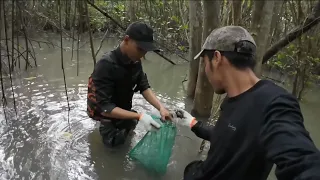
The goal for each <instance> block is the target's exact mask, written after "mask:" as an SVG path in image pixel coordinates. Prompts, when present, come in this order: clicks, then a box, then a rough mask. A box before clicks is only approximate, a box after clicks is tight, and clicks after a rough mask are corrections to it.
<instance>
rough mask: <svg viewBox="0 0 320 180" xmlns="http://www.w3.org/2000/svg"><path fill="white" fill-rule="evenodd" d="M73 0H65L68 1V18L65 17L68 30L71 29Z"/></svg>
mask: <svg viewBox="0 0 320 180" xmlns="http://www.w3.org/2000/svg"><path fill="white" fill-rule="evenodd" d="M71 2H72V1H71V0H67V1H65V3H66V7H65V9H66V17H65V18H66V19H65V23H66V24H65V27H64V28H65V29H66V30H70V29H71Z"/></svg>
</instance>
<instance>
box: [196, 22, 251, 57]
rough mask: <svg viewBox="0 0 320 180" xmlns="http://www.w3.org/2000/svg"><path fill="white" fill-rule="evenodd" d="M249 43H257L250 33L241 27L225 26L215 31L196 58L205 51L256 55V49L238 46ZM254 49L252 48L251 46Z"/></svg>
mask: <svg viewBox="0 0 320 180" xmlns="http://www.w3.org/2000/svg"><path fill="white" fill-rule="evenodd" d="M243 41H247V42H250V43H252V44H254V47H256V43H255V41H254V39H253V37H252V36H251V35H250V33H249V32H248V31H247V30H246V29H244V28H243V27H241V26H225V27H221V28H217V29H214V30H213V31H212V32H211V33H210V35H209V36H208V37H207V39H206V41H205V42H204V44H203V46H202V49H201V51H200V52H199V53H198V54H197V55H196V56H195V57H194V59H198V58H199V57H200V56H201V55H202V53H203V51H204V50H217V51H232V52H239V53H246V54H252V55H253V54H255V51H256V49H255V48H254V49H253V48H248V47H244V46H243V45H238V44H239V42H243ZM251 47H252V46H251Z"/></svg>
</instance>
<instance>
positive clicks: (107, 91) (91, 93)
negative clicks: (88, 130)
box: [87, 47, 150, 120]
mask: <svg viewBox="0 0 320 180" xmlns="http://www.w3.org/2000/svg"><path fill="white" fill-rule="evenodd" d="M148 88H150V85H149V83H148V79H147V76H146V74H145V73H144V72H143V69H142V65H141V62H133V61H131V60H130V59H129V58H128V57H127V56H126V55H124V54H122V53H121V50H120V48H119V47H118V48H117V49H115V50H113V51H111V52H109V53H106V54H105V55H104V56H103V57H102V58H101V59H100V60H99V61H98V62H97V64H96V65H95V68H94V71H93V73H92V74H91V76H90V77H89V83H88V96H87V111H88V114H89V116H90V117H91V118H93V119H96V120H100V119H101V118H104V117H103V116H102V115H101V113H102V112H111V111H112V110H113V109H114V108H115V107H120V108H122V109H125V110H130V109H131V108H132V97H133V94H134V93H135V92H138V91H140V92H141V93H142V92H143V91H145V90H146V89H148Z"/></svg>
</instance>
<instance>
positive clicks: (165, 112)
mask: <svg viewBox="0 0 320 180" xmlns="http://www.w3.org/2000/svg"><path fill="white" fill-rule="evenodd" d="M160 115H161V119H162V120H172V116H171V114H170V113H169V111H168V110H167V109H166V108H164V107H161V108H160Z"/></svg>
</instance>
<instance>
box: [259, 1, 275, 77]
mask: <svg viewBox="0 0 320 180" xmlns="http://www.w3.org/2000/svg"><path fill="white" fill-rule="evenodd" d="M273 7H274V1H268V0H266V1H265V2H264V5H263V9H262V12H261V14H263V16H262V17H261V18H260V21H259V23H258V24H256V27H255V28H254V29H256V30H258V31H257V37H256V44H257V56H256V60H257V64H256V67H255V73H256V75H257V76H258V77H260V76H261V72H262V71H261V67H262V58H263V54H264V52H265V50H266V48H267V46H268V42H269V41H268V37H269V36H267V35H268V34H270V26H271V21H272V14H273ZM259 16H260V15H259Z"/></svg>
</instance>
